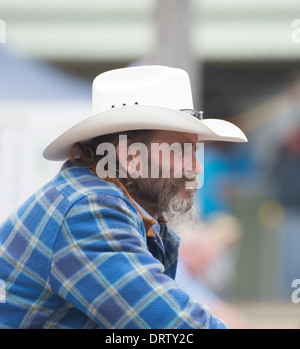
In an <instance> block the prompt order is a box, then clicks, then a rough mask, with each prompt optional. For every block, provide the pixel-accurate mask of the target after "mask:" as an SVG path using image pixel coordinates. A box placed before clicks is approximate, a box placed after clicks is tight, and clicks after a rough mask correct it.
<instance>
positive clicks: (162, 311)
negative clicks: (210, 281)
mask: <svg viewBox="0 0 300 349" xmlns="http://www.w3.org/2000/svg"><path fill="white" fill-rule="evenodd" d="M93 112H94V114H93V115H92V116H91V117H88V118H86V119H83V120H82V121H80V122H79V123H77V124H75V125H74V126H72V127H71V128H70V129H68V130H67V131H66V132H64V133H63V134H62V135H60V136H59V137H58V138H56V139H55V140H54V141H53V142H52V143H51V144H50V145H49V146H48V147H47V148H46V149H45V151H44V157H45V158H46V159H48V160H52V161H65V163H64V165H63V167H62V168H61V171H60V172H59V173H58V174H57V176H56V177H55V178H54V179H53V180H52V181H50V182H49V183H47V184H46V185H45V186H44V187H42V188H41V189H40V190H39V191H37V192H36V193H34V194H33V195H32V196H31V197H30V198H29V199H28V200H27V201H26V202H25V203H24V204H23V205H21V206H20V207H19V208H18V209H17V210H16V211H15V212H13V213H12V214H11V216H10V217H8V219H7V220H6V221H5V222H4V223H3V224H2V226H1V227H0V232H1V234H0V239H1V240H0V243H1V244H0V279H1V280H3V282H4V283H5V294H6V299H5V302H4V303H1V304H0V327H1V328H122V329H128V328H134V329H137V328H174V329H176V328H180V329H183V328H190V329H191V328H227V325H226V324H225V323H224V321H223V320H221V319H220V318H218V317H215V316H214V315H212V314H211V311H210V310H209V308H208V307H207V306H205V305H203V304H200V303H199V302H196V301H194V300H191V299H190V298H189V296H188V294H187V293H186V292H184V291H183V290H181V289H179V288H178V287H177V285H176V283H175V281H174V279H175V275H176V266H177V259H178V248H179V240H180V238H179V237H178V235H177V234H178V233H177V232H175V231H172V229H170V228H169V225H171V226H172V221H175V220H176V219H180V220H181V222H184V221H185V222H189V221H191V220H192V219H193V217H194V210H193V208H194V199H193V195H194V192H195V190H196V188H195V185H196V184H197V181H196V177H197V175H199V174H200V173H201V171H202V167H201V164H199V162H198V160H197V158H196V154H195V149H196V148H197V143H199V142H203V141H206V140H215V141H233V142H245V141H247V139H246V136H245V135H244V133H243V132H242V131H241V130H240V129H239V128H238V127H236V126H235V125H233V124H231V123H229V122H226V121H223V120H216V119H203V118H202V113H201V112H198V111H196V110H194V109H193V102H192V93H191V88H190V81H189V77H188V74H187V73H186V72H185V71H183V70H181V69H176V68H169V67H163V66H140V67H131V68H124V69H117V70H113V71H109V72H106V73H103V74H100V75H99V76H98V77H96V79H95V80H94V83H93ZM121 136H123V137H121ZM124 137H125V138H124ZM162 143H163V144H166V145H169V146H170V145H172V144H174V143H176V144H179V145H180V147H181V149H182V148H183V147H184V146H185V145H186V144H188V145H192V146H193V148H191V150H192V152H189V154H186V153H184V154H183V157H182V158H181V159H180V158H179V159H180V161H179V162H178V161H175V156H176V154H173V153H172V154H173V155H172V156H171V159H170V156H169V163H170V160H173V161H171V162H172V165H171V166H170V165H169V166H170V167H169V170H170V176H169V177H164V176H163V175H162V173H163V171H164V169H165V163H164V160H165V159H164V158H163V157H161V154H158V155H157V156H152V153H151V156H150V160H151V161H150V163H151V165H152V163H154V164H155V165H156V167H157V168H158V169H159V175H158V177H156V176H152V173H150V174H149V170H150V168H148V165H149V158H148V157H146V158H144V157H143V156H141V153H143V152H141V151H140V153H138V152H137V151H136V152H132V149H131V146H132V145H140V147H141V146H142V145H143V147H141V148H140V149H143V151H144V154H143V155H148V154H149V152H148V151H149V150H150V148H151V146H152V145H153V144H162ZM103 147H104V148H103ZM130 150H131V151H130ZM186 160H187V161H186ZM166 161H167V160H166ZM198 165H199V166H198ZM148 169H149V170H148ZM151 169H152V168H151ZM142 170H146V171H145V172H141V171H142ZM142 173H144V174H145V173H146V176H142ZM178 175H179V176H178ZM164 217H167V218H168V222H166V219H165V218H164Z"/></svg>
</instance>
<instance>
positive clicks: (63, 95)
mask: <svg viewBox="0 0 300 349" xmlns="http://www.w3.org/2000/svg"><path fill="white" fill-rule="evenodd" d="M4 47H5V49H6V50H4ZM90 114H91V83H90V82H87V81H84V80H81V79H79V78H75V77H73V76H70V75H68V74H66V73H65V72H62V71H60V70H59V69H56V68H54V67H52V66H50V65H48V64H46V63H44V62H40V61H36V60H32V59H28V58H25V57H19V56H17V55H15V54H13V53H12V52H10V51H9V50H8V49H7V46H6V45H5V46H4V45H2V46H0V221H2V220H3V219H5V218H6V216H7V215H8V214H9V213H10V212H11V211H12V210H13V209H14V208H15V207H17V206H18V205H19V204H20V203H22V202H23V201H24V200H25V199H26V198H27V197H28V196H30V195H31V194H32V193H33V192H34V191H35V190H36V189H38V188H39V187H40V186H42V185H43V184H44V183H45V182H46V181H47V180H49V179H50V178H51V177H53V176H54V175H55V173H56V172H57V171H58V169H59V168H60V166H61V163H56V162H50V161H47V160H45V159H43V157H42V151H43V149H44V147H45V146H46V145H47V144H48V143H49V142H50V141H51V140H52V139H54V138H55V137H56V135H58V134H59V133H60V132H61V131H62V130H64V129H65V128H67V127H68V126H70V125H72V124H74V123H76V122H77V121H79V120H80V119H82V118H84V117H86V116H88V115H90Z"/></svg>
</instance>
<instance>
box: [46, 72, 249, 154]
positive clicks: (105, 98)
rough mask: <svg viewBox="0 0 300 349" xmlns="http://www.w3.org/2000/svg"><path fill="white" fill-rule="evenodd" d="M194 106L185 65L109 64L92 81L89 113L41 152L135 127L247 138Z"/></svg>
mask: <svg viewBox="0 0 300 349" xmlns="http://www.w3.org/2000/svg"><path fill="white" fill-rule="evenodd" d="M193 109H194V107H193V100H192V92H191V85H190V79H189V76H188V74H187V73H186V72H185V71H184V70H181V69H178V68H170V67H165V66H159V65H150V66H138V67H129V68H122V69H115V70H111V71H108V72H105V73H103V74H100V75H98V76H97V77H96V78H95V79H94V81H93V115H92V116H90V117H88V118H86V119H84V120H82V121H80V122H78V123H77V124H75V125H74V126H72V127H71V128H69V129H68V130H67V131H66V132H64V133H63V134H62V135H60V136H59V137H58V138H56V139H55V140H54V141H53V142H52V143H51V144H50V145H48V146H47V148H46V149H45V150H44V153H43V156H44V157H45V158H46V159H48V160H65V159H68V158H69V154H70V150H71V147H72V145H73V144H74V143H76V142H85V141H88V140H90V139H92V138H94V137H97V136H101V135H105V134H110V133H115V132H121V131H128V130H139V129H143V130H144V129H149V130H150V129H152V130H168V131H179V132H187V133H193V134H198V135H199V141H208V140H211V141H231V142H247V138H246V136H245V134H244V133H243V132H242V131H241V130H240V129H239V128H238V127H237V126H235V125H233V124H232V123H230V122H228V121H225V120H220V119H202V112H196V111H194V110H193Z"/></svg>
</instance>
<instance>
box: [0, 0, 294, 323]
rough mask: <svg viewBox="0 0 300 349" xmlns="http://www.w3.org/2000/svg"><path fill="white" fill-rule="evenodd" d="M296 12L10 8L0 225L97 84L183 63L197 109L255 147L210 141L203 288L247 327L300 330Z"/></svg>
mask: <svg viewBox="0 0 300 349" xmlns="http://www.w3.org/2000/svg"><path fill="white" fill-rule="evenodd" d="M297 17H299V18H300V2H299V1H298V0H285V1H282V0H252V1H246V0H222V1H221V0H159V1H157V0H126V1H122V0H101V1H96V0H85V1H70V0H52V1H51V2H50V1H45V0H39V1H38V0H27V1H26V2H24V1H21V0H0V221H2V220H4V219H5V218H6V216H7V215H8V214H9V213H10V212H11V211H12V210H13V209H14V208H15V207H16V206H17V205H19V204H20V203H22V202H23V201H24V200H25V199H26V198H27V197H28V196H29V195H30V194H31V193H32V192H33V191H34V190H36V189H37V188H39V187H40V186H41V185H43V184H44V183H45V182H46V181H47V180H49V179H50V178H52V177H53V176H54V175H55V173H56V172H57V170H58V169H59V168H60V166H61V163H56V162H49V161H46V160H44V159H43V158H42V151H43V149H44V148H45V146H46V145H47V144H48V143H49V142H50V141H51V140H53V139H54V138H55V137H56V136H57V135H59V134H60V133H61V132H62V131H63V130H65V129H66V128H67V127H69V126H71V125H73V124H74V123H75V122H77V121H79V120H80V119H83V118H85V117H87V116H89V115H91V109H92V108H91V86H92V81H93V78H94V77H95V76H96V75H98V74H100V73H102V72H104V71H106V70H109V69H114V68H120V67H124V66H129V65H141V64H164V65H170V66H174V67H180V68H183V69H185V70H187V71H188V72H189V73H190V76H191V83H192V87H193V91H194V96H193V97H194V102H195V108H196V109H200V110H204V117H207V118H208V117H209V118H222V119H227V120H228V121H231V122H233V123H235V124H236V125H238V126H239V127H241V128H242V129H243V131H244V132H245V133H246V135H247V137H248V140H249V142H248V143H247V144H229V143H228V144H224V143H222V144H221V143H218V144H206V145H205V160H204V170H205V172H204V186H203V188H201V189H200V190H198V193H197V195H196V199H197V204H198V206H199V210H200V214H201V219H202V220H203V222H204V224H205V225H207V226H208V227H209V229H208V230H209V231H213V232H216V231H217V232H218V233H219V234H216V235H218V237H216V239H217V241H218V245H219V246H220V248H219V250H218V251H217V252H215V254H214V255H213V256H210V257H209V260H210V262H209V263H208V266H207V267H206V268H205V272H203V273H202V274H201V275H200V272H195V273H194V274H193V275H192V276H194V279H195V280H194V281H195V283H197V282H198V286H199V284H200V278H201V282H202V284H201V285H202V286H203V283H204V284H205V289H206V290H207V289H208V290H209V292H212V293H213V294H214V297H215V298H217V299H221V300H222V301H223V302H225V303H226V304H227V305H230V307H231V306H232V307H233V308H226V309H227V312H229V313H230V311H234V312H235V311H237V312H238V314H239V315H241V316H242V317H243V318H245V319H246V322H247V324H248V325H249V327H254V328H265V327H269V328H287V327H290V328H300V308H299V303H297V302H298V300H299V301H300V295H299V296H297V294H298V293H297V294H296V296H295V297H292V294H293V292H294V295H295V292H297V286H298V287H300V280H299V283H297V281H296V282H294V283H293V286H292V282H293V281H294V280H298V279H300V253H299V249H300V175H299V173H300V131H299V130H300V19H299V18H297ZM212 236H214V238H213V239H215V235H214V233H211V235H209V237H210V238H212ZM220 236H221V237H220ZM204 239H206V238H204ZM203 241H204V240H203ZM228 241H229V242H228ZM206 243H208V242H207V240H206ZM204 244H205V243H204V242H203V246H204ZM214 246H215V245H214ZM228 246H229V247H228ZM198 254H201V252H198ZM202 266H203V265H202ZM202 269H203V267H202ZM202 289H203V288H202ZM199 292H200V291H199ZM215 298H214V299H215ZM225 317H226V315H225ZM248 325H247V326H248Z"/></svg>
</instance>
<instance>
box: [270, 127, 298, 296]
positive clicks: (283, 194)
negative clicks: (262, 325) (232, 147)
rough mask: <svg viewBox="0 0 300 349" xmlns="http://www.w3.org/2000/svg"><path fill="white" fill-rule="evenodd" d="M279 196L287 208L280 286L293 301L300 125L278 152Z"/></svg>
mask: <svg viewBox="0 0 300 349" xmlns="http://www.w3.org/2000/svg"><path fill="white" fill-rule="evenodd" d="M272 176H273V179H275V183H274V185H275V194H276V196H277V199H278V200H279V202H280V203H281V205H282V208H283V220H282V223H281V225H280V226H279V230H278V234H279V238H278V241H277V245H278V247H277V253H278V263H279V265H278V268H277V270H278V271H279V270H280V271H281V272H282V274H283V275H282V276H281V280H282V282H283V285H279V287H280V288H281V292H283V296H284V297H286V298H288V299H290V297H291V285H292V282H293V280H295V279H299V278H300V253H299V246H300V126H298V127H296V128H294V129H293V130H292V131H290V132H288V134H287V135H286V137H285V139H284V140H283V142H282V144H281V146H280V149H279V151H278V156H277V162H276V167H275V169H274V171H273V174H272Z"/></svg>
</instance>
